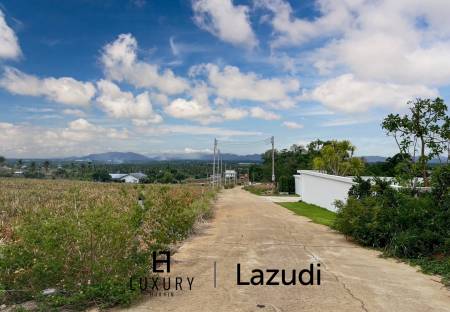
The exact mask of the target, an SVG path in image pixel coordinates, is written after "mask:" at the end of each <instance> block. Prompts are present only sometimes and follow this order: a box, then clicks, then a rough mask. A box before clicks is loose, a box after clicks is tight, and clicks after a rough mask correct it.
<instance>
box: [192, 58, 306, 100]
mask: <svg viewBox="0 0 450 312" xmlns="http://www.w3.org/2000/svg"><path fill="white" fill-rule="evenodd" d="M202 73H206V75H207V79H208V82H209V84H210V85H211V86H212V88H213V91H214V92H215V93H216V95H217V96H219V97H220V98H222V99H227V100H250V101H257V102H265V103H267V104H270V105H271V106H273V107H281V108H286V107H292V106H293V105H294V102H293V100H292V95H293V94H296V93H297V92H299V89H300V83H299V81H298V80H297V79H294V78H283V79H280V78H268V79H267V78H262V77H259V76H258V75H257V74H255V73H252V72H250V73H242V72H241V71H240V70H239V68H238V67H235V66H225V67H224V68H223V70H220V68H219V67H218V66H217V65H215V64H211V63H208V64H201V65H197V66H193V67H191V69H190V75H191V76H198V75H200V74H202Z"/></svg>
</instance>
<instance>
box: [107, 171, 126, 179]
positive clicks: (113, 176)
mask: <svg viewBox="0 0 450 312" xmlns="http://www.w3.org/2000/svg"><path fill="white" fill-rule="evenodd" d="M109 175H110V176H111V179H113V180H119V179H122V178H123V177H125V176H127V175H128V174H126V173H110V174H109Z"/></svg>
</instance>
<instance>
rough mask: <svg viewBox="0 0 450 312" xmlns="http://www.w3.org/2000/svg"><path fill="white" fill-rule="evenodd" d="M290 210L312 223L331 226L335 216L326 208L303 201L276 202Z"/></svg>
mask: <svg viewBox="0 0 450 312" xmlns="http://www.w3.org/2000/svg"><path fill="white" fill-rule="evenodd" d="M278 204H279V205H280V206H283V207H285V208H287V209H289V210H291V211H292V212H294V213H296V214H298V215H300V216H304V217H307V218H309V219H311V220H312V221H313V222H314V223H319V224H323V225H327V226H331V225H332V224H333V222H334V220H335V218H336V214H335V213H334V212H332V211H329V210H328V209H325V208H322V207H319V206H316V205H312V204H307V203H304V202H296V203H278Z"/></svg>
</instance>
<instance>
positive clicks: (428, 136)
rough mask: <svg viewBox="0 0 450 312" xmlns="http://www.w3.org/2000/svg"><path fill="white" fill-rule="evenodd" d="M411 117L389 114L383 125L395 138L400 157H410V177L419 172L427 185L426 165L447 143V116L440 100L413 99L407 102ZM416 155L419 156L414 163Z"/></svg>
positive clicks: (449, 134) (449, 119)
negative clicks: (401, 155)
mask: <svg viewBox="0 0 450 312" xmlns="http://www.w3.org/2000/svg"><path fill="white" fill-rule="evenodd" d="M408 105H409V106H410V109H409V110H410V114H409V115H403V116H400V115H399V114H395V115H394V114H389V115H388V116H387V117H386V118H385V119H384V120H383V123H382V127H383V129H385V130H386V133H387V134H388V135H390V136H392V137H394V139H395V142H396V143H397V146H398V148H399V151H400V153H401V154H404V155H410V156H411V158H410V159H411V166H410V170H409V176H410V178H413V177H416V175H417V173H418V172H420V173H421V175H422V177H423V178H424V181H425V185H427V184H428V176H427V162H428V161H429V160H431V159H432V158H433V157H438V156H440V155H441V154H442V153H443V152H444V151H445V150H446V149H447V148H448V146H447V144H448V142H449V140H450V117H449V116H448V114H447V106H446V105H445V103H444V101H443V100H442V99H440V98H436V99H434V100H431V99H416V100H415V101H410V102H408ZM416 155H418V156H419V159H418V164H416V162H415V161H416Z"/></svg>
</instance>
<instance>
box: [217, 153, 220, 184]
mask: <svg viewBox="0 0 450 312" xmlns="http://www.w3.org/2000/svg"><path fill="white" fill-rule="evenodd" d="M220 182H221V181H220V148H219V149H218V150H217V185H218V186H219V187H220Z"/></svg>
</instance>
